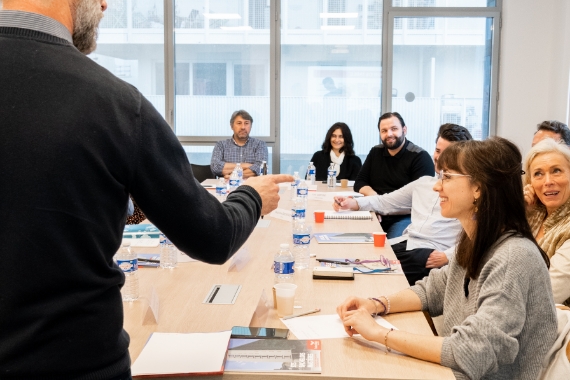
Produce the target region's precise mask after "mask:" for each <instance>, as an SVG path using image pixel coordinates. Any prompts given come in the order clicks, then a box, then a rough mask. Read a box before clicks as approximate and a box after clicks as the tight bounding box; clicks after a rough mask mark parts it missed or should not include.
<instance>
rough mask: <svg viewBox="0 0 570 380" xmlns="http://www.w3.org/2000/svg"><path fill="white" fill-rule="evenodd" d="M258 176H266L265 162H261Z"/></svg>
mask: <svg viewBox="0 0 570 380" xmlns="http://www.w3.org/2000/svg"><path fill="white" fill-rule="evenodd" d="M260 175H267V162H266V161H261V173H260Z"/></svg>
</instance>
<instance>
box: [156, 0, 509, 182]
mask: <svg viewBox="0 0 570 380" xmlns="http://www.w3.org/2000/svg"><path fill="white" fill-rule="evenodd" d="M175 1H176V0H164V63H165V64H164V69H165V74H164V78H165V86H164V89H165V115H166V121H167V122H168V124H169V125H170V126H171V128H173V129H174V130H175V125H176V120H175V115H176V112H175V101H176V95H175V93H174V91H175V85H174V82H175V78H174V63H175V30H174V2H175ZM244 1H248V0H244ZM364 4H367V1H366V0H365V3H364ZM502 9H503V0H496V1H495V5H494V6H490V7H400V6H393V5H392V0H384V1H383V6H382V52H381V54H382V59H381V61H382V78H383V79H382V83H381V89H382V96H381V113H384V112H387V111H389V110H391V106H392V76H393V70H392V69H393V67H392V63H393V58H394V44H393V41H394V34H393V32H394V20H395V18H399V17H486V18H492V19H493V26H492V30H493V39H492V52H491V81H490V99H489V120H488V129H487V130H485V131H483V132H484V135H485V136H492V135H495V134H496V130H497V125H496V124H497V108H498V101H499V88H498V84H499V49H500V37H501V16H502ZM269 13H270V16H269V18H270V20H269V27H270V28H269V29H270V32H269V55H270V57H269V62H270V69H269V78H268V80H269V104H270V118H269V122H270V128H269V130H270V135H269V136H262V137H257V136H256V137H257V138H259V139H261V140H263V141H265V142H266V144H267V145H268V146H270V147H271V148H272V150H273V161H272V167H273V171H274V172H275V173H279V172H280V170H281V166H280V161H281V151H280V145H281V141H280V116H281V115H280V99H281V88H280V73H281V20H280V16H281V0H271V2H270V10H269ZM232 85H233V84H232ZM228 117H229V115H228ZM485 133H486V134H485ZM178 138H179V140H180V142H181V143H182V144H183V145H213V144H215V143H216V142H217V141H219V140H222V139H227V138H228V136H227V135H226V136H178Z"/></svg>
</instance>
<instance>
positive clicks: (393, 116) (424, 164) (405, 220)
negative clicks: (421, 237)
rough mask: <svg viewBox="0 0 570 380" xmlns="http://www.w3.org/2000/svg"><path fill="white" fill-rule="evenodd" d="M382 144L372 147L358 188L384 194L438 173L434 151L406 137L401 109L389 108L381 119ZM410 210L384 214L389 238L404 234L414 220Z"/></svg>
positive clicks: (366, 191) (357, 183) (383, 222)
mask: <svg viewBox="0 0 570 380" xmlns="http://www.w3.org/2000/svg"><path fill="white" fill-rule="evenodd" d="M378 129H379V131H380V140H381V141H382V144H380V145H376V146H375V147H373V148H372V149H371V150H370V153H368V156H367V157H366V160H365V161H364V165H362V169H360V173H358V177H357V178H356V181H355V183H354V191H357V192H359V193H361V194H364V195H367V196H369V195H376V194H379V195H382V194H386V193H390V192H392V191H394V190H398V189H399V188H401V187H403V186H405V185H407V184H408V183H410V182H413V181H415V180H416V179H418V178H420V177H423V176H426V175H427V176H431V177H433V176H434V174H435V171H434V166H433V161H432V160H431V157H430V155H429V154H428V153H427V152H426V151H425V150H423V149H422V148H420V147H419V146H417V145H415V144H414V143H412V142H411V141H409V140H407V139H406V133H407V131H408V129H407V127H406V123H404V119H403V118H402V116H401V115H400V114H399V113H398V112H386V113H385V114H383V115H382V116H380V119H379V120H378ZM410 221H411V217H410V211H407V212H406V213H404V214H399V215H383V216H382V221H381V222H380V225H381V226H382V229H383V230H384V231H385V232H386V233H387V237H388V238H389V239H391V238H395V237H398V236H401V235H402V232H403V231H404V229H405V228H406V227H407V226H408V225H409V224H410Z"/></svg>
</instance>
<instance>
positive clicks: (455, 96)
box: [391, 17, 493, 153]
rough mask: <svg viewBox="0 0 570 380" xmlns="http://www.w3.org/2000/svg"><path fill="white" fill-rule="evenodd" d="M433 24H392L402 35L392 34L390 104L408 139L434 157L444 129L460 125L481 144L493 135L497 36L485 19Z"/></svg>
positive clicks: (411, 21) (434, 19)
mask: <svg viewBox="0 0 570 380" xmlns="http://www.w3.org/2000/svg"><path fill="white" fill-rule="evenodd" d="M429 20H430V23H427V22H425V18H420V17H413V18H408V17H407V18H396V19H395V20H394V25H396V24H399V25H402V29H396V28H394V33H393V61H392V67H393V69H392V77H391V79H392V89H393V90H392V92H393V93H392V99H391V101H392V109H393V110H395V111H399V112H400V113H401V114H402V116H403V117H404V120H405V121H406V124H407V125H408V137H409V139H410V140H412V141H413V142H414V143H416V144H418V145H420V146H421V147H422V148H424V149H426V150H427V151H428V152H430V153H431V152H433V150H434V148H435V136H436V134H437V130H438V127H439V125H440V124H444V123H455V124H459V125H462V126H464V127H466V128H468V129H469V130H470V132H471V134H472V135H473V137H474V138H477V139H481V138H482V137H486V136H487V135H488V134H489V112H488V104H489V85H490V81H491V65H490V64H488V63H489V62H490V61H491V56H490V53H491V49H490V46H488V45H489V44H490V43H491V41H492V33H493V31H492V20H491V19H488V18H484V17H473V18H463V17H459V18H456V17H453V18H452V17H449V18H444V17H431V18H429ZM396 21H398V23H396ZM418 25H424V27H425V30H418V29H417V26H418ZM410 26H413V27H414V28H410Z"/></svg>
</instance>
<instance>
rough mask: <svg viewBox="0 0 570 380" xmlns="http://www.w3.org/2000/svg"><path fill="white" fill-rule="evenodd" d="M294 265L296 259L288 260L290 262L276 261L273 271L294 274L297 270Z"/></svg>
mask: <svg viewBox="0 0 570 380" xmlns="http://www.w3.org/2000/svg"><path fill="white" fill-rule="evenodd" d="M294 265H295V262H294V261H288V262H281V261H274V262H273V268H274V269H273V271H274V272H275V273H278V274H293V273H295V270H293V266H294Z"/></svg>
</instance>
